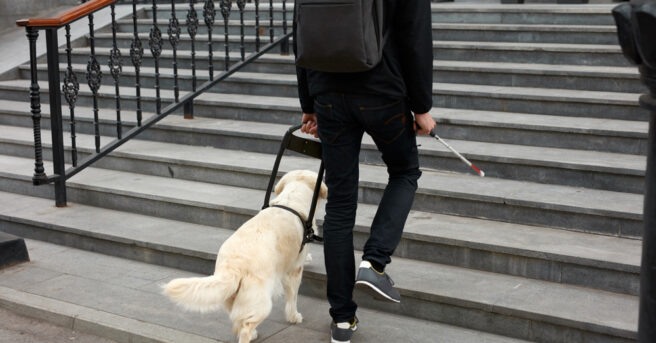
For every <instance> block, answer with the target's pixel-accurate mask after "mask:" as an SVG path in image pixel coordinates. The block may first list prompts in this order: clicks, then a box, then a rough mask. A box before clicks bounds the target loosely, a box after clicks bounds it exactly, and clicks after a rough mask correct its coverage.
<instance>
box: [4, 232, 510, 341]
mask: <svg viewBox="0 0 656 343" xmlns="http://www.w3.org/2000/svg"><path fill="white" fill-rule="evenodd" d="M29 243H30V246H31V247H32V248H31V249H32V251H31V253H32V255H33V256H35V258H34V260H33V262H32V263H31V265H28V266H26V267H25V268H23V269H20V270H17V271H14V272H16V273H23V274H26V275H28V276H29V275H34V274H35V273H34V272H33V271H32V270H31V267H32V265H35V264H40V263H47V265H48V266H47V267H48V268H51V269H52V270H53V271H54V272H58V273H60V274H61V277H60V278H58V279H56V280H55V281H53V282H47V283H39V282H36V281H35V282H34V283H33V285H32V286H31V287H29V288H28V289H17V288H14V287H12V286H11V285H10V286H8V287H4V288H2V290H3V292H0V307H5V308H10V309H11V310H13V311H17V312H22V313H24V314H26V315H28V316H36V317H44V316H47V315H55V314H56V315H58V316H61V317H69V318H72V317H74V318H75V323H76V324H75V327H77V328H79V330H81V331H86V332H90V333H94V334H98V335H101V336H112V337H116V338H117V341H121V342H125V341H127V340H126V339H125V338H129V339H132V340H131V341H140V340H139V339H144V338H148V339H150V340H149V341H151V342H182V341H184V342H215V339H216V338H218V337H224V336H225V337H227V339H226V340H222V341H224V342H231V341H233V337H232V333H231V332H230V330H229V320H228V318H227V316H226V315H224V314H211V315H209V314H208V315H203V316H200V315H197V314H193V313H184V312H181V311H179V310H177V309H175V308H174V307H173V305H171V304H170V303H169V302H168V300H166V299H165V298H164V297H163V296H161V295H160V294H159V290H158V289H156V288H153V289H152V290H147V291H144V290H139V289H134V288H132V287H130V286H127V285H124V284H121V283H120V282H118V281H117V280H107V279H106V278H104V277H102V276H100V275H99V274H100V273H99V274H94V275H88V274H87V273H88V271H90V270H98V271H108V272H110V273H111V272H113V271H114V270H126V269H127V270H140V271H147V272H148V271H149V272H148V273H149V274H152V275H155V274H166V275H168V276H167V277H166V278H164V279H163V280H160V281H161V282H166V281H167V280H169V279H171V278H173V277H183V276H185V275H191V274H188V273H184V272H181V271H179V270H174V269H169V268H163V267H157V266H152V265H147V264H142V263H138V262H132V261H127V260H122V259H118V258H113V257H107V256H103V255H98V254H94V253H90V252H83V251H76V250H75V249H66V250H64V251H60V252H59V253H55V254H53V253H49V252H47V250H48V249H47V247H48V245H49V244H47V243H42V242H37V241H30V242H29ZM42 247H46V251H42V250H41V248H42ZM69 254H73V255H78V257H79V258H78V261H77V265H78V267H80V268H79V269H78V270H77V271H73V273H72V274H69V273H70V272H71V271H68V270H66V271H64V270H61V271H59V270H58V269H59V268H58V263H57V261H58V259H60V258H62V257H64V256H66V255H69ZM80 254H81V255H80ZM67 263H68V262H64V264H67ZM5 273H6V271H3V272H0V275H2V276H4V274H5ZM60 283H62V284H61V286H64V285H66V287H64V288H58V287H57V285H59V284H60ZM109 283H111V284H109ZM76 293H77V294H76ZM74 294H76V295H75V296H73V295H74ZM127 299H130V300H131V301H130V302H125V301H126V300H127ZM280 307H281V304H280V301H276V304H275V305H274V311H273V313H272V315H271V316H270V318H269V319H267V320H266V321H265V322H264V323H263V324H262V325H261V326H260V328H259V330H258V331H260V337H262V339H261V341H263V342H289V343H295V342H307V339H309V338H312V339H320V340H324V339H327V337H328V336H327V335H328V323H329V319H328V315H327V308H328V305H327V303H326V302H325V301H323V300H319V299H313V298H307V297H304V296H301V297H300V299H299V308H300V311H301V312H302V313H303V314H304V323H302V324H300V325H297V326H290V325H289V324H286V323H284V315H283V314H282V312H283V311H282V310H281V308H280ZM359 316H360V319H361V321H362V325H361V327H360V330H359V331H358V333H357V336H356V337H357V338H358V342H398V341H405V339H408V338H411V339H412V340H411V341H412V342H440V343H441V342H469V341H472V342H473V341H476V342H490V343H492V342H494V343H501V342H508V343H510V342H517V343H519V342H522V341H520V340H514V339H510V338H503V337H500V336H495V335H490V334H485V333H481V332H476V331H472V330H467V329H463V328H458V327H453V326H448V325H443V324H437V323H433V322H428V321H423V320H418V319H407V318H404V317H401V316H398V315H394V314H386V313H383V312H379V311H373V310H369V309H361V310H360V311H359ZM169 318H170V319H169ZM274 327H275V328H278V327H279V329H276V330H275V331H273V332H272V331H270V328H274ZM209 328H211V329H209ZM121 338H123V339H121ZM176 338H177V340H176ZM180 339H185V340H180Z"/></svg>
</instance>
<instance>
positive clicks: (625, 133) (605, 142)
mask: <svg viewBox="0 0 656 343" xmlns="http://www.w3.org/2000/svg"><path fill="white" fill-rule="evenodd" d="M239 75H240V73H238V74H237V75H236V76H235V78H238V77H239ZM182 80H183V78H181V81H180V84H181V85H182V84H184V82H185V81H182ZM187 82H188V81H187ZM281 100H284V101H281V102H279V103H277V104H276V106H275V109H274V108H269V109H268V110H267V109H265V108H264V107H263V106H258V102H261V101H262V99H252V98H250V97H244V98H242V99H239V98H237V99H232V100H231V101H216V102H214V103H213V104H210V103H208V102H206V103H205V105H203V104H202V103H199V104H196V106H197V108H198V109H199V111H200V113H202V114H203V115H211V116H212V117H215V118H219V119H239V120H247V121H261V122H270V123H278V124H289V125H292V124H296V123H297V122H298V112H299V110H300V109H299V105H298V101H297V100H296V99H293V98H284V99H281ZM0 103H1V104H2V107H1V108H3V111H2V114H3V115H2V116H0V124H3V125H17V126H29V125H31V122H30V121H29V120H26V119H25V118H24V117H25V116H30V115H31V114H30V113H29V108H28V107H27V106H25V104H24V103H23V102H20V101H10V100H0ZM80 108H81V106H80ZM42 111H44V114H45V115H46V116H47V115H48V113H49V109H48V108H47V106H46V107H44V108H42ZM67 111H68V109H65V110H64V113H67ZM103 111H105V112H107V113H109V114H107V115H106V116H105V117H107V118H108V119H109V118H110V117H111V116H113V113H114V111H113V110H112V109H111V108H108V109H106V110H101V117H103V115H102V112H103ZM78 112H82V113H91V111H90V110H89V109H81V110H79V111H78ZM130 112H131V111H128V113H130ZM431 113H432V114H433V117H434V118H435V119H436V120H437V121H438V124H439V129H438V133H439V134H440V136H441V137H443V138H449V139H460V140H469V141H481V142H492V143H505V144H520V145H531V146H543V147H553V148H565V149H579V150H596V151H606V152H617V153H624V154H637V155H646V154H647V130H648V124H647V122H645V121H625V120H614V119H598V118H584V117H581V118H579V117H563V116H549V115H535V114H526V113H512V112H494V111H480V110H469V109H450V108H442V107H434V108H433V109H432V111H431ZM128 115H132V116H133V115H134V113H132V114H128ZM124 119H125V118H124ZM45 124H47V123H45ZM42 125H43V124H42ZM105 132H108V131H105ZM108 134H109V133H108Z"/></svg>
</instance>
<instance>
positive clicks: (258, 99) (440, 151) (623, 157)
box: [0, 82, 646, 175]
mask: <svg viewBox="0 0 656 343" xmlns="http://www.w3.org/2000/svg"><path fill="white" fill-rule="evenodd" d="M25 84H27V83H25ZM2 85H3V82H0V87H2ZM81 86H82V85H81ZM81 88H84V87H83V86H82V87H81ZM127 91H129V92H133V91H134V90H133V89H132V88H128V89H127ZM166 92H167V91H162V95H163V96H164V97H166V96H167V94H165V93H166ZM101 93H102V92H101ZM149 93H152V91H150V90H148V89H142V95H144V96H147V95H149ZM169 93H171V92H169ZM121 94H124V95H125V94H129V93H128V92H124V91H123V89H122V90H121ZM181 94H182V93H181ZM168 96H170V94H168ZM203 102H206V103H209V104H216V103H230V104H238V105H241V104H246V103H248V104H250V105H251V106H259V107H266V108H272V107H277V108H281V107H282V108H285V107H286V106H294V108H296V107H298V101H297V100H296V99H292V98H281V97H264V96H245V95H239V94H225V93H220V94H219V93H211V94H204V95H201V96H200V97H199V98H198V100H197V101H196V103H199V104H200V103H203ZM1 104H4V105H6V107H3V108H4V109H5V110H7V109H9V108H10V107H9V106H12V107H14V108H17V111H20V112H23V113H27V110H28V109H27V108H24V105H22V104H20V103H17V102H1ZM21 107H23V108H21ZM44 112H45V113H47V112H48V111H47V109H44ZM64 112H65V111H64ZM91 113H92V111H91V110H90V109H86V110H85V108H79V109H78V110H77V111H76V116H77V118H78V119H81V118H89V116H90V115H91ZM431 113H433V115H434V116H436V117H438V118H440V115H441V112H440V109H439V108H434V109H433V110H432V112H431ZM445 113H449V112H448V111H445ZM64 114H66V113H64ZM487 114H488V113H486V112H482V113H481V116H485V115H487ZM150 115H152V114H150ZM470 115H473V114H470ZM148 116H149V114H148V113H145V114H144V117H148ZM453 116H454V117H456V118H458V116H459V114H458V112H454V114H453ZM501 116H502V115H501V114H498V115H497V117H501ZM528 116H531V115H525V117H528ZM445 117H446V118H447V120H449V119H448V118H449V115H448V114H446V115H445ZM101 118H106V120H109V121H111V120H115V119H113V118H115V112H114V111H112V110H101ZM128 118H129V117H127V116H125V115H124V121H126V122H130V119H128ZM524 119H525V120H526V121H530V117H528V118H524ZM542 119H544V118H542ZM555 119H556V120H558V117H556V118H555ZM564 122H565V121H563V123H564ZM569 122H573V123H576V121H574V120H572V121H569ZM598 122H599V123H603V125H614V124H620V123H622V122H621V121H618V122H614V121H609V122H607V123H604V120H599V121H598ZM625 124H626V125H629V126H631V125H633V126H639V124H637V123H632V122H627V123H625ZM159 125H169V126H172V127H174V128H183V129H187V130H192V131H197V132H224V133H225V132H233V133H234V134H242V133H244V134H245V133H247V134H249V135H251V136H253V135H255V136H258V135H259V136H265V137H271V136H272V135H274V136H276V137H280V136H282V135H283V134H284V132H286V130H287V129H288V128H289V126H288V125H285V124H274V123H261V122H247V121H237V120H228V119H215V118H203V117H197V118H195V120H191V121H190V120H184V119H181V118H180V117H176V116H170V117H167V118H165V119H163V120H162V121H161V122H160V124H159ZM438 130H439V129H438ZM438 132H439V131H438ZM449 142H450V144H451V145H452V146H453V147H454V148H456V150H458V151H459V152H460V153H462V154H464V155H465V156H467V157H469V158H471V159H474V160H478V161H503V162H505V163H513V162H519V163H524V164H529V165H541V166H551V167H559V168H570V169H580V170H590V171H600V172H613V173H623V174H628V175H644V174H645V163H646V162H645V161H646V157H645V156H643V155H631V154H621V153H611V152H600V151H590V150H575V149H562V148H548V147H536V146H527V145H514V144H504V143H489V142H477V141H463V140H449ZM363 143H364V144H367V145H368V146H370V147H373V141H372V140H371V139H370V137H368V136H365V138H364V140H363ZM418 143H419V144H422V149H421V150H422V153H423V154H437V155H440V156H451V153H450V152H449V151H448V150H447V149H446V148H445V147H443V146H442V145H440V144H438V143H437V142H434V141H433V139H432V138H430V137H418Z"/></svg>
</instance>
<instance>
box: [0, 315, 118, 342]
mask: <svg viewBox="0 0 656 343" xmlns="http://www.w3.org/2000/svg"><path fill="white" fill-rule="evenodd" d="M0 317H2V321H0V341H2V342H12V343H70V342H78V343H114V342H115V341H111V340H109V339H107V338H102V337H98V336H94V335H89V334H84V333H80V332H78V331H75V330H71V329H70V328H64V327H61V326H55V325H53V324H51V323H49V322H46V321H43V320H36V319H33V318H27V317H23V316H19V315H16V314H15V313H13V312H11V311H9V310H6V309H4V308H0Z"/></svg>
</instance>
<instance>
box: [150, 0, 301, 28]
mask: <svg viewBox="0 0 656 343" xmlns="http://www.w3.org/2000/svg"><path fill="white" fill-rule="evenodd" d="M188 10H189V6H184V5H180V6H176V11H175V16H176V17H177V18H178V20H180V23H182V22H184V20H186V18H187V12H188ZM196 13H197V15H198V20H199V25H205V22H204V19H203V7H202V6H200V7H196ZM259 14H260V23H262V24H264V23H265V22H269V19H270V15H269V2H268V1H265V0H262V1H260V11H259ZM282 14H283V12H282V7H280V8H278V6H274V9H273V20H282V18H283V15H282ZM286 14H287V15H286V17H287V20H288V23H289V25H290V26H291V23H292V22H291V21H292V19H293V18H294V6H293V5H292V1H287V12H286ZM139 17H140V18H148V19H152V18H153V11H152V8H150V7H149V8H146V10H145V11H144V13H143V14H142V15H140V16H139ZM170 17H171V8H170V7H169V8H160V9H159V10H158V11H157V19H165V20H168V19H169V18H170ZM238 19H239V9H238V8H237V6H233V7H232V10H231V11H230V20H238ZM244 20H255V6H253V7H250V6H247V7H246V9H245V10H244ZM214 26H215V27H218V26H223V17H222V16H221V10H220V8H219V5H218V2H217V3H216V17H215V21H214Z"/></svg>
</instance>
